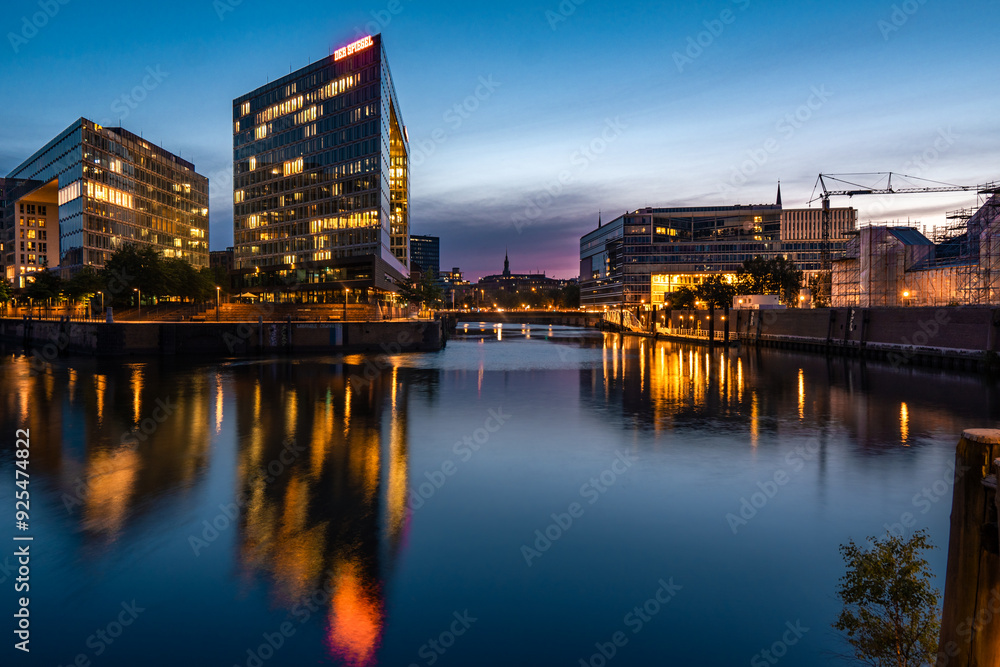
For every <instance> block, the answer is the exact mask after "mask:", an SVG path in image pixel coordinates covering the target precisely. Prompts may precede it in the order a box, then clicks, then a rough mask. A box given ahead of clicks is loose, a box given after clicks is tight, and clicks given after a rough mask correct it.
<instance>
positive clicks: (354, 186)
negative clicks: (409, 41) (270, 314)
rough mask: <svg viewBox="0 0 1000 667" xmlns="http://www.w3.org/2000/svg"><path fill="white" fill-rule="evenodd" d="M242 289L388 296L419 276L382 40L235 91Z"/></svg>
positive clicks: (279, 295) (400, 135)
mask: <svg viewBox="0 0 1000 667" xmlns="http://www.w3.org/2000/svg"><path fill="white" fill-rule="evenodd" d="M233 121H234V125H233V175H234V179H233V180H234V185H233V189H234V193H233V195H234V202H235V209H234V220H233V227H234V229H233V232H234V238H235V248H236V251H235V263H236V272H237V276H236V287H237V288H238V289H240V290H241V291H242V290H250V291H253V292H256V293H258V294H261V295H263V296H264V298H265V299H275V300H294V301H320V302H322V301H327V300H333V301H338V300H340V299H342V298H343V297H342V296H337V294H338V293H340V294H343V293H344V290H350V292H349V293H350V294H353V295H357V294H358V293H359V292H360V293H368V294H373V293H374V294H375V295H376V296H378V295H386V294H387V293H389V292H395V291H396V290H397V286H398V285H399V284H400V283H402V282H403V281H404V280H406V279H408V278H409V268H408V267H409V240H410V235H409V144H408V138H407V136H406V129H405V127H404V125H403V119H402V116H401V115H400V109H399V102H398V100H397V99H396V92H395V90H394V88H393V83H392V77H391V75H390V73H389V66H388V63H387V61H386V55H385V50H384V49H383V46H382V38H381V36H379V35H375V36H371V37H365V38H363V39H360V40H358V41H356V42H354V43H353V44H350V45H348V46H345V47H343V48H341V49H338V50H337V51H336V52H335V53H334V54H333V55H331V56H329V57H327V58H323V59H322V60H319V61H317V62H314V63H312V64H311V65H308V66H306V67H303V68H302V69H300V70H298V71H296V72H292V73H291V74H289V75H288V76H284V77H282V78H280V79H278V80H276V81H273V82H272V83H269V84H267V85H266V86H262V87H260V88H258V89H257V90H254V91H253V92H251V93H248V94H246V95H243V96H242V97H239V98H237V99H235V100H233Z"/></svg>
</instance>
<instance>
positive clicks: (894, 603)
mask: <svg viewBox="0 0 1000 667" xmlns="http://www.w3.org/2000/svg"><path fill="white" fill-rule="evenodd" d="M868 541H869V542H870V543H871V548H870V549H867V548H863V547H861V546H858V545H856V544H855V543H854V541H853V540H851V541H850V542H848V543H847V544H846V545H841V547H840V552H841V554H842V555H843V557H844V561H845V562H846V564H847V574H845V575H844V576H843V577H841V579H840V582H841V583H840V589H839V590H838V591H837V595H838V597H840V599H841V601H842V602H843V603H844V609H843V611H841V612H840V617H839V618H838V619H837V622H836V623H834V624H833V627H834V628H836V629H837V630H840V631H841V632H844V633H846V635H847V641H848V643H850V644H851V646H852V647H853V648H854V654H853V658H854V660H855V661H856V662H859V663H862V664H865V665H871V667H916V665H927V664H933V663H934V660H935V655H936V654H937V640H938V631H939V629H940V626H941V619H940V616H939V613H938V597H939V595H940V594H939V592H938V591H937V590H936V589H934V588H932V587H931V573H930V571H929V569H928V564H927V561H926V560H924V559H923V557H922V555H921V552H922V551H923V550H924V549H933V548H934V547H933V545H931V544H930V541H929V539H928V536H927V532H926V531H923V530H921V531H918V532H917V533H915V534H914V535H913V537H911V538H910V539H908V540H904V539H903V538H902V537H896V536H894V535H891V534H889V535H887V536H886V538H885V539H882V540H880V539H878V538H875V537H869V538H868Z"/></svg>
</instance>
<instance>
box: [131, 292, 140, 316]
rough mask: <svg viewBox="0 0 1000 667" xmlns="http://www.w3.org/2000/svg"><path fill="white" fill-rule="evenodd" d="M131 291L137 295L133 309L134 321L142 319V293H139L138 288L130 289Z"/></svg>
mask: <svg viewBox="0 0 1000 667" xmlns="http://www.w3.org/2000/svg"><path fill="white" fill-rule="evenodd" d="M132 291H133V292H135V293H136V294H137V296H136V300H135V308H136V311H135V312H136V315H135V319H137V320H138V319H139V318H140V317H142V292H140V291H139V288H138V287H134V288H132Z"/></svg>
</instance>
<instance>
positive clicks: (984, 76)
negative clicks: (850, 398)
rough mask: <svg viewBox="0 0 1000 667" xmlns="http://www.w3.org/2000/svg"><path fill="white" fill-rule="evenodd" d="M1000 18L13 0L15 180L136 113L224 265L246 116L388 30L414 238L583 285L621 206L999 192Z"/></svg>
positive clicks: (894, 212)
mask: <svg viewBox="0 0 1000 667" xmlns="http://www.w3.org/2000/svg"><path fill="white" fill-rule="evenodd" d="M46 6H48V11H49V13H50V14H53V15H52V16H51V18H49V17H48V16H44V15H43V14H38V12H43V11H44V7H46ZM55 8H57V9H55ZM998 14H1000V2H998V0H971V1H968V2H963V3H960V4H959V5H956V4H955V3H947V2H942V1H941V0H905V1H904V2H898V1H897V2H891V1H888V0H886V1H884V2H880V1H875V2H873V1H871V0H868V1H866V2H862V1H860V0H847V1H844V2H828V1H827V2H819V1H816V0H805V1H796V2H764V1H763V0H717V1H713V2H683V3H681V2H602V1H599V0H575V2H574V0H564V1H563V2H561V3H560V2H559V1H558V0H551V1H550V2H514V1H511V2H502V3H452V2H428V1H427V0H393V1H388V0H378V1H374V2H351V3H348V2H329V1H328V2H309V1H299V2H287V3H275V2H263V1H262V0H242V1H240V0H216V1H214V2H213V0H174V1H172V2H164V3H160V2H156V3H152V2H150V3H146V2H115V1H109V2H101V3H96V4H95V3H88V2H84V1H83V0H62V2H60V0H41V2H39V0H34V1H31V0H7V1H6V2H5V3H4V11H3V18H2V21H0V24H2V25H0V27H2V32H3V35H4V39H3V43H2V44H0V84H2V86H0V89H2V91H3V99H4V105H3V110H2V112H0V114H2V118H3V121H4V122H3V123H2V124H0V175H3V174H6V173H7V172H9V171H10V170H11V169H12V168H13V167H14V166H16V165H17V164H19V163H20V162H21V161H22V160H24V159H25V158H27V157H28V156H29V155H30V154H31V153H32V152H34V151H35V150H37V149H38V148H39V147H41V146H42V145H43V144H44V143H45V142H46V141H48V140H49V139H51V138H52V137H54V136H55V135H56V134H57V133H58V132H59V131H61V130H62V129H64V128H65V127H66V126H68V125H69V124H70V123H71V122H73V120H75V119H76V118H78V117H80V116H86V117H88V118H91V119H92V120H94V121H97V122H102V121H104V122H107V123H111V124H117V122H118V119H119V118H120V119H121V123H122V125H123V126H124V127H125V128H127V129H129V130H131V131H133V132H136V133H140V132H141V133H142V134H143V136H145V137H146V138H147V139H150V140H152V141H154V142H156V143H159V144H160V145H162V146H163V147H164V148H166V149H168V150H170V151H173V152H175V153H180V154H182V155H183V157H185V158H187V159H190V160H192V161H193V162H194V163H195V165H196V167H197V170H198V171H199V172H200V173H202V174H205V175H207V176H208V177H209V178H210V179H211V246H212V249H221V248H224V247H226V246H227V245H229V244H231V242H232V188H231V160H232V129H231V128H232V124H231V116H232V99H233V98H234V97H237V96H239V95H242V94H243V93H246V92H248V91H250V90H252V89H254V88H256V87H257V86H260V85H262V84H264V83H265V82H266V81H267V80H268V78H271V79H273V78H275V77H278V76H281V75H283V74H287V73H288V71H289V68H290V67H291V68H293V69H297V68H299V67H302V66H303V65H306V64H308V63H309V62H311V61H313V60H317V59H318V58H320V57H321V56H324V55H326V54H327V53H329V51H330V50H331V49H335V48H337V47H339V46H342V45H344V44H346V43H349V42H351V41H353V40H354V39H356V38H357V37H358V36H360V35H363V34H367V33H368V32H370V31H372V30H374V31H377V32H381V33H382V34H383V35H384V38H385V44H386V50H387V52H388V56H389V63H390V67H391V68H392V72H393V76H394V80H395V84H396V90H397V93H398V95H399V99H400V104H401V106H402V114H403V119H404V121H405V123H406V125H407V128H408V131H409V136H410V140H411V142H412V145H411V148H412V150H413V153H414V160H413V169H412V185H411V211H412V217H411V230H412V232H413V233H418V234H434V235H439V236H440V237H441V263H442V267H443V268H450V267H452V266H459V267H461V268H462V269H463V270H464V271H465V272H466V274H467V275H468V276H469V277H471V278H473V279H474V278H476V277H478V276H480V275H483V274H487V273H494V272H499V271H500V269H501V268H502V262H503V251H504V247H505V246H507V247H509V249H510V255H511V268H512V270H514V271H515V272H523V271H534V270H542V271H547V272H548V273H549V275H556V276H558V277H570V276H574V275H575V274H576V272H577V266H578V257H579V255H578V249H579V237H580V235H581V234H583V233H585V232H587V231H589V230H590V229H592V228H593V227H594V226H596V222H597V215H598V210H603V212H604V219H605V220H609V219H611V218H613V217H615V216H616V215H619V214H620V213H622V212H623V211H625V210H627V209H635V208H639V207H643V206H647V205H653V206H665V205H705V204H735V203H743V204H750V203H766V202H771V201H773V199H774V195H775V187H776V183H777V181H779V180H780V181H781V183H782V195H783V199H784V204H785V206H797V205H805V203H806V201H807V200H808V199H809V198H810V195H811V193H812V189H813V184H814V182H815V180H816V175H817V173H819V172H821V171H822V172H825V173H843V172H867V171H898V172H902V173H906V174H912V175H914V176H920V177H923V178H928V179H934V180H939V181H947V182H950V183H961V184H975V183H980V182H984V181H987V180H993V179H1000V168H998V167H1000V165H998V164H997V156H998V155H1000V133H998V132H997V112H998V110H1000V88H998V87H997V86H995V85H994V84H992V83H990V81H989V79H988V76H989V74H990V72H991V71H992V67H993V66H994V65H995V64H996V62H997V56H998V55H1000V54H998V51H1000V49H998V42H997V41H996V38H995V27H994V26H995V22H996V19H997V17H998ZM33 16H34V17H35V18H34V22H35V23H39V24H43V25H42V27H41V28H39V29H37V30H35V29H34V26H32V25H30V22H31V21H32V17H33ZM43 18H44V19H45V20H44V21H43V20H42V19H43ZM26 21H27V22H28V23H26ZM36 33H37V34H36ZM150 71H154V72H158V73H159V75H158V77H157V78H158V79H159V80H158V81H157V80H156V79H153V78H151V77H149V76H148V74H149V72H150ZM144 79H145V82H146V84H147V87H148V88H149V89H148V90H144V89H142V88H139V89H137V88H136V87H137V86H140V87H141V86H143V83H144ZM483 82H488V83H489V85H488V86H487V85H485V84H484V83H483ZM149 84H152V85H149ZM133 91H135V92H136V93H137V94H136V95H135V96H134V98H133V99H130V100H127V102H128V103H126V101H123V99H122V98H123V96H130V95H132V93H133ZM477 93H478V98H477V97H476V95H477ZM139 97H142V98H144V99H142V100H141V101H138V99H137V98H139ZM456 105H459V110H456V109H455V107H456ZM463 105H464V106H463ZM133 107H134V108H133ZM849 204H851V205H854V206H856V207H858V209H859V210H860V217H861V220H862V221H863V222H865V221H869V220H873V221H882V220H904V221H905V220H907V219H910V220H914V221H919V224H920V225H926V226H927V227H928V228H930V227H931V226H933V225H935V224H943V223H944V212H945V211H946V210H950V209H954V208H958V207H961V206H972V205H974V204H975V196H970V195H965V194H960V195H948V196H933V195H917V196H894V197H859V198H856V199H854V200H853V201H849V200H847V199H840V200H834V205H835V206H837V205H840V206H845V205H849Z"/></svg>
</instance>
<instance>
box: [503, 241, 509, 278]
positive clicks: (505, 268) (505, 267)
mask: <svg viewBox="0 0 1000 667" xmlns="http://www.w3.org/2000/svg"><path fill="white" fill-rule="evenodd" d="M503 274H504V275H505V276H509V275H510V259H508V258H507V248H506V246H504V249H503Z"/></svg>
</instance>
